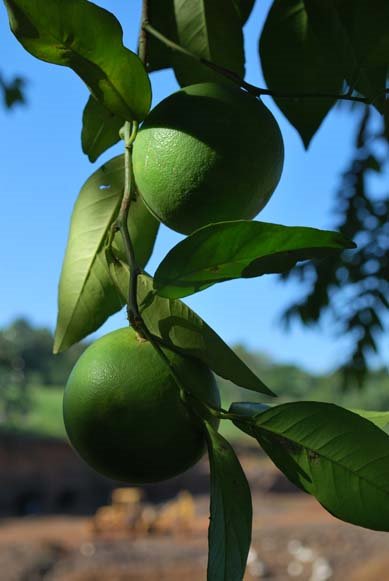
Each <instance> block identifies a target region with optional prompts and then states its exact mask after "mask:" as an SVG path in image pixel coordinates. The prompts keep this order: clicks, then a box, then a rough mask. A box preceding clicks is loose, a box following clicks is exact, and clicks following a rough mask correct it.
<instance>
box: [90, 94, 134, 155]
mask: <svg viewBox="0 0 389 581" xmlns="http://www.w3.org/2000/svg"><path fill="white" fill-rule="evenodd" d="M123 125H124V119H122V118H121V117H117V115H114V114H113V113H111V111H109V110H108V109H106V108H105V107H104V105H102V104H101V103H100V102H99V101H97V100H96V99H95V98H94V97H92V96H91V97H89V100H88V102H87V104H86V106H85V109H84V113H83V116H82V133H81V144H82V151H83V152H84V153H85V154H86V155H87V156H88V157H89V161H92V162H93V161H96V159H97V158H98V157H99V156H100V155H101V154H102V153H104V151H106V150H107V149H109V148H110V147H111V146H112V145H115V143H117V142H118V141H119V140H120V137H119V130H120V128H121V127H122V126H123Z"/></svg>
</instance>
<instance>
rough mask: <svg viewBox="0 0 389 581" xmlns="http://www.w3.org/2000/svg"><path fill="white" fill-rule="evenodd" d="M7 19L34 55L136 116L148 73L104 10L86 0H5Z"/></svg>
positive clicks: (144, 108)
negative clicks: (64, 68) (65, 70)
mask: <svg viewBox="0 0 389 581" xmlns="http://www.w3.org/2000/svg"><path fill="white" fill-rule="evenodd" d="M5 4H6V7H7V10H8V15H9V20H10V25H11V29H12V31H13V33H14V34H15V36H16V38H17V39H18V40H19V42H20V43H21V44H22V45H23V46H24V48H25V49H26V50H28V51H29V52H30V53H31V54H33V55H34V56H35V57H37V58H39V59H41V60H44V61H46V62H49V63H53V64H57V65H63V66H68V67H70V68H71V69H73V71H74V72H76V73H77V74H78V75H79V76H80V77H81V79H82V80H83V81H84V82H85V83H86V84H87V86H88V88H89V89H90V91H91V93H92V94H93V96H94V97H95V98H96V99H97V100H98V101H100V103H101V104H102V105H104V106H105V107H106V108H107V109H108V110H109V111H111V112H112V113H114V114H115V115H118V116H119V117H122V118H123V119H126V120H128V121H132V120H138V121H141V120H142V119H144V118H145V116H146V115H147V113H148V111H149V108H150V102H151V89H150V82H149V78H148V75H147V73H146V71H145V68H144V66H143V64H142V62H141V61H140V59H139V58H138V57H137V55H136V54H135V53H133V52H131V51H130V50H128V49H127V48H125V47H124V46H123V42H122V37H123V31H122V28H121V26H120V24H119V22H118V21H117V20H116V18H115V17H114V16H113V15H112V14H111V13H110V12H108V11H107V10H104V9H103V8H100V7H99V6H96V5H95V4H92V2H88V1H87V0H66V2H65V1H63V0H5Z"/></svg>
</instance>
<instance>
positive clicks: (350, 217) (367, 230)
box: [283, 108, 389, 388]
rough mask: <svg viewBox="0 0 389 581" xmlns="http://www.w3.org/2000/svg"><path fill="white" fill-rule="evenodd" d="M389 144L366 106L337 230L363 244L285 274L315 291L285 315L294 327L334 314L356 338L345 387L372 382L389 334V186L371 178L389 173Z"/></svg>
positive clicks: (340, 197) (339, 200) (384, 128)
mask: <svg viewBox="0 0 389 581" xmlns="http://www.w3.org/2000/svg"><path fill="white" fill-rule="evenodd" d="M358 112H359V113H360V111H359V108H358ZM388 139H389V127H388V125H386V124H385V120H384V119H383V118H382V117H379V116H378V115H376V114H374V111H373V110H372V109H369V108H365V109H364V110H363V114H362V115H361V116H360V122H359V125H358V126H357V130H356V135H355V150H354V154H353V156H352V159H351V160H350V162H349V165H348V167H347V168H346V170H345V172H344V173H343V176H342V179H341V183H340V186H339V189H338V191H337V192H336V197H335V204H334V206H335V211H336V216H337V218H336V220H335V223H334V226H335V228H336V229H337V230H339V231H340V232H342V233H343V234H344V235H345V236H347V237H349V238H350V239H352V240H354V241H355V242H356V243H357V245H358V248H357V250H356V251H355V250H354V251H353V252H348V251H346V252H343V253H342V254H341V255H340V256H339V257H338V258H337V259H335V258H333V257H332V258H331V259H325V260H321V261H311V262H305V263H302V264H300V265H297V267H296V268H295V269H294V270H292V271H290V272H289V273H286V274H285V275H284V278H285V279H290V278H294V279H296V278H297V279H298V280H300V281H301V282H303V283H304V285H305V288H307V286H308V290H306V291H305V294H304V295H303V297H302V298H301V299H300V300H298V301H296V302H294V303H293V304H291V305H290V306H289V307H288V308H287V309H286V311H285V312H284V314H283V320H284V322H285V323H286V324H287V325H288V324H289V323H290V322H291V321H292V320H293V319H299V320H300V321H302V322H303V323H304V324H306V325H312V324H315V323H317V322H318V321H319V320H320V319H321V317H322V316H323V314H324V313H326V312H328V311H330V312H331V313H332V314H333V318H334V321H335V325H334V329H335V330H336V332H337V333H338V334H347V335H349V336H350V337H352V339H353V342H352V348H351V350H350V352H349V353H347V354H346V357H345V361H344V364H343V366H342V368H341V372H342V373H341V378H342V385H343V387H344V388H346V387H348V386H352V385H353V384H354V385H355V384H357V385H359V386H361V385H362V384H363V383H364V382H365V380H366V378H367V373H368V365H369V355H370V354H371V353H377V351H378V345H379V340H380V339H381V338H382V337H383V336H384V334H385V333H386V332H387V331H388V328H387V322H388V309H389V222H388V216H389V188H388V186H387V185H386V186H385V188H384V191H376V189H374V188H373V187H372V185H371V180H370V178H371V175H372V174H377V173H378V174H384V173H385V172H388V170H389V141H388ZM307 283H308V284H307Z"/></svg>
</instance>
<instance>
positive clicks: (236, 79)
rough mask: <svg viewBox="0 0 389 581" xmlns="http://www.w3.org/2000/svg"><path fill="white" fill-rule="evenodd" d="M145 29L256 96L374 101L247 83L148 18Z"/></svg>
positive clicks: (347, 95) (347, 94)
mask: <svg viewBox="0 0 389 581" xmlns="http://www.w3.org/2000/svg"><path fill="white" fill-rule="evenodd" d="M143 29H144V30H146V31H147V32H148V33H149V34H151V35H152V36H154V37H155V38H157V39H158V40H160V41H161V42H162V43H163V44H164V45H165V46H167V47H168V48H170V49H171V50H175V51H177V52H180V53H181V54H184V55H186V56H188V57H190V58H192V59H194V60H196V61H197V62H198V63H200V64H202V65H205V66H206V67H208V68H210V69H212V70H213V71H215V72H216V73H219V74H220V75H222V76H223V77H227V78H228V79H230V80H231V81H233V82H234V83H235V84H237V85H239V86H240V87H243V88H244V89H246V91H247V92H248V93H251V94H252V95H254V96H255V97H261V96H262V95H268V96H270V97H276V98H277V99H312V98H318V99H336V100H338V101H354V102H356V103H365V104H366V105H370V104H371V103H372V101H371V100H370V99H368V98H367V97H358V96H353V95H351V94H350V91H348V92H347V93H343V94H340V95H339V94H333V93H284V92H282V91H280V92H278V91H271V90H270V89H264V88H262V87H257V86H255V85H252V84H251V83H247V82H246V81H245V80H244V79H242V78H241V77H240V76H239V75H237V74H236V73H234V71H231V70H229V69H226V68H225V67H222V66H220V65H217V64H216V63H213V62H212V61H209V60H208V59H206V58H204V57H201V56H198V55H196V54H194V53H192V52H190V51H189V50H187V49H186V48H184V47H183V46H180V45H179V44H177V43H176V42H174V41H173V40H171V39H169V38H167V37H166V36H165V35H164V34H162V33H161V32H159V31H158V30H157V29H156V28H154V26H152V25H151V24H150V23H149V22H148V21H147V19H146V20H144V21H143ZM384 94H389V89H386V90H385V91H384Z"/></svg>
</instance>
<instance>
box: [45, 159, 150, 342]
mask: <svg viewBox="0 0 389 581" xmlns="http://www.w3.org/2000/svg"><path fill="white" fill-rule="evenodd" d="M123 183H124V161H123V156H119V157H116V158H114V159H112V160H111V161H109V162H108V163H107V164H105V165H103V166H102V167H101V168H100V169H99V170H97V171H96V172H95V173H94V174H93V175H92V176H91V177H90V178H89V179H88V180H87V181H86V182H85V184H84V186H83V187H82V189H81V191H80V193H79V196H78V198H77V201H76V204H75V206H74V210H73V215H72V221H71V225H70V232H69V239H68V244H67V249H66V254H65V258H64V262H63V266H62V273H61V279H60V283H59V297H58V320H57V328H56V331H55V339H54V352H55V353H58V352H60V351H63V350H65V349H67V348H68V347H70V346H71V345H73V343H76V342H77V341H80V340H81V339H83V338H84V337H86V336H87V335H88V334H89V333H92V332H93V331H95V330H96V329H98V328H99V327H100V325H101V324H102V323H103V322H104V321H105V320H106V319H107V318H108V317H109V316H110V315H112V314H113V313H114V312H115V311H117V310H119V309H120V308H121V306H122V298H121V296H120V294H119V293H118V291H117V289H116V287H115V285H114V284H113V282H112V278H111V276H110V273H109V268H108V264H107V261H106V255H105V251H104V245H105V243H106V240H107V235H108V232H109V230H110V227H111V224H112V223H113V221H114V220H115V219H116V216H117V213H118V210H119V206H120V201H121V198H122V194H123ZM128 223H129V229H130V232H131V236H132V239H133V242H134V247H135V253H136V256H137V259H138V261H139V263H141V264H143V265H144V264H146V262H147V260H148V258H149V256H150V254H151V251H152V248H153V245H154V240H155V237H156V233H157V229H158V225H159V224H158V222H157V221H156V220H155V218H154V217H153V216H151V214H150V212H149V211H148V210H147V209H146V207H145V205H144V204H143V202H142V200H141V198H140V197H138V198H137V199H136V200H135V201H132V202H131V207H130V215H129V222H128ZM116 236H117V237H118V240H116V239H115V240H114V246H115V247H116V249H117V253H118V254H120V242H121V241H120V238H119V236H118V234H117V235H116Z"/></svg>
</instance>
